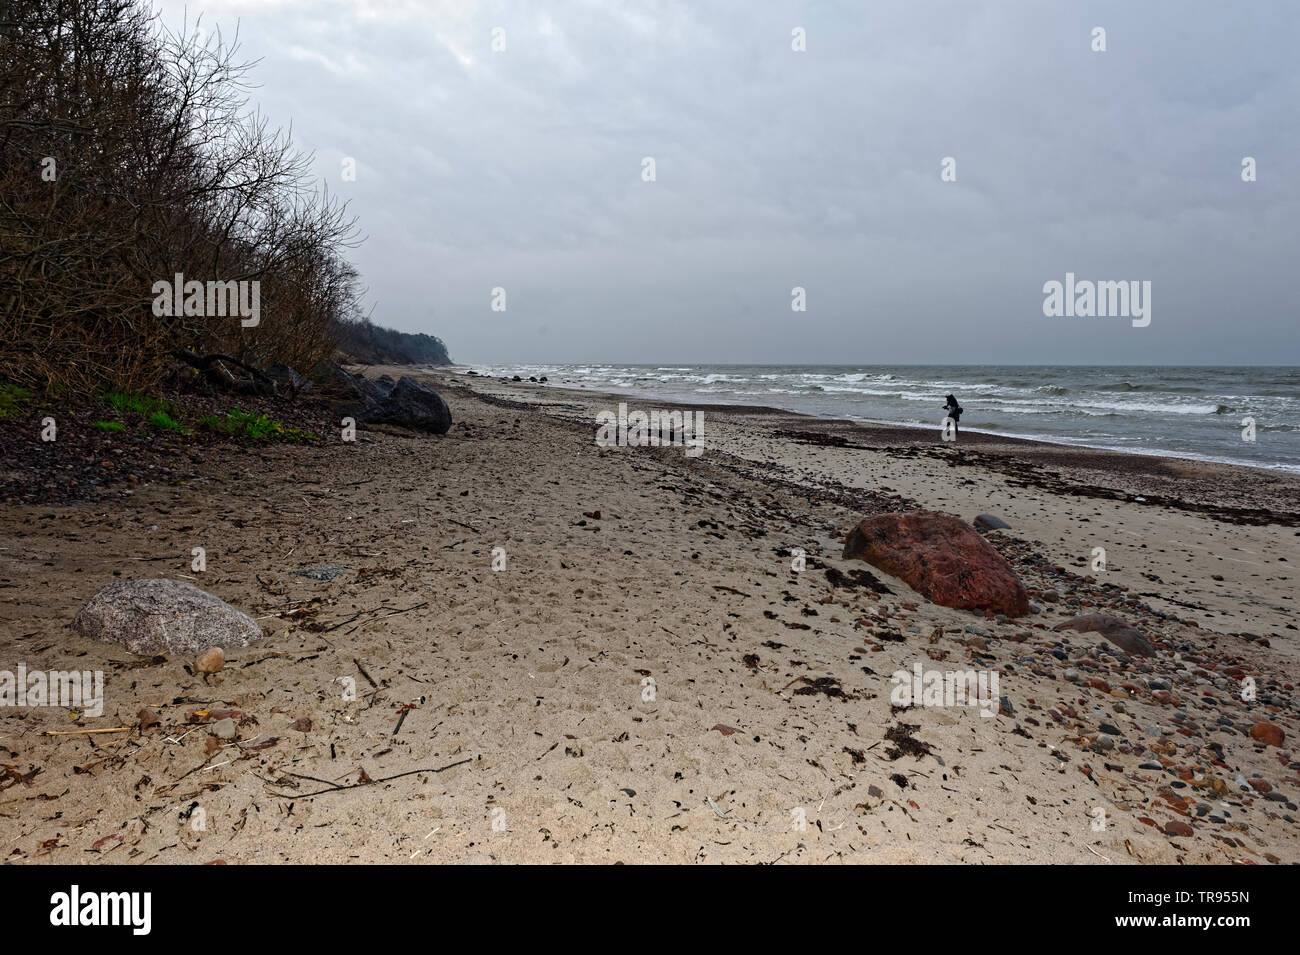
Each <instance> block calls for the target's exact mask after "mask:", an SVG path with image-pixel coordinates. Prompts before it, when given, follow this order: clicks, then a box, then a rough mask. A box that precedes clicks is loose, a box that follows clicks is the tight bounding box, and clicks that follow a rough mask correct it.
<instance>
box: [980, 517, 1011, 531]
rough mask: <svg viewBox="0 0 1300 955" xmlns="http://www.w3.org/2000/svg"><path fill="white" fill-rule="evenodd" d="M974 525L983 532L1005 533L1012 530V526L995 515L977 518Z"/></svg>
mask: <svg viewBox="0 0 1300 955" xmlns="http://www.w3.org/2000/svg"><path fill="white" fill-rule="evenodd" d="M974 523H975V526H976V528H978V529H979V530H982V531H1005V530H1010V529H1011V525H1010V524H1008V523H1007V522H1006V521H1004V520H1003V519H1002V518H1000V517H997V516H995V515H993V514H981V515H979V516H978V517H977V518H975V522H974Z"/></svg>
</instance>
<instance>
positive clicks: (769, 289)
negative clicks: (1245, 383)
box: [161, 0, 1300, 364]
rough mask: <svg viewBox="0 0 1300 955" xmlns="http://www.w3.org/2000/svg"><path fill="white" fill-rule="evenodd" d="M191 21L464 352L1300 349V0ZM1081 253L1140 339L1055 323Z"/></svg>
mask: <svg viewBox="0 0 1300 955" xmlns="http://www.w3.org/2000/svg"><path fill="white" fill-rule="evenodd" d="M187 7H188V12H189V16H190V19H191V21H192V20H193V18H194V15H195V14H196V13H197V12H199V11H200V10H201V11H203V13H204V26H205V27H209V28H210V27H212V26H213V25H220V26H221V27H222V28H223V32H226V33H229V32H230V31H231V30H232V28H233V27H234V26H235V25H236V24H237V25H238V26H239V31H240V37H241V40H242V43H243V51H244V53H245V54H247V55H249V56H254V57H261V58H262V62H261V64H260V65H259V66H258V68H257V69H256V71H255V74H254V77H255V80H256V82H258V83H259V84H260V85H259V88H258V89H256V90H254V91H253V96H254V99H255V101H256V102H257V103H258V104H259V105H260V106H261V107H262V109H263V110H264V111H265V112H266V113H267V114H269V115H270V117H271V118H272V119H273V120H275V121H276V122H277V123H281V124H283V125H288V124H290V123H292V126H293V130H294V135H295V139H296V140H297V141H298V142H299V143H300V144H301V146H303V147H304V148H306V149H309V150H314V151H315V153H316V161H317V168H318V171H319V173H320V175H321V177H322V178H324V179H327V180H328V182H329V185H330V188H331V190H333V191H335V192H337V193H338V194H339V195H341V196H342V197H344V198H347V199H348V200H350V202H351V209H352V211H353V212H354V213H355V214H356V215H357V216H359V218H360V224H361V227H362V229H363V231H364V233H365V234H366V236H367V239H366V242H365V244H364V245H363V246H362V247H361V248H359V249H358V250H356V251H355V253H354V254H353V260H354V261H355V263H356V264H357V266H358V267H359V268H360V270H361V272H362V274H363V277H364V280H365V283H366V284H367V286H368V287H369V298H368V300H369V302H370V303H371V304H373V306H374V312H373V317H374V319H375V321H376V322H378V323H380V324H384V325H390V326H393V327H397V328H401V329H403V330H406V331H425V332H430V333H433V334H436V335H438V336H440V337H441V338H442V339H443V340H444V341H445V342H446V343H447V346H448V348H449V350H450V352H451V354H452V357H453V358H454V359H456V360H458V361H461V362H514V361H519V362H533V361H537V362H565V361H607V362H653V363H698V362H738V363H747V362H763V363H792V362H806V363H812V362H819V363H820V362H840V363H853V364H875V363H886V362H920V363H932V362H933V363H943V362H954V363H962V362H972V363H985V362H988V363H1022V362H1023V363H1038V362H1042V363H1111V364H1116V363H1118V364H1147V363H1149V364H1164V363H1169V364H1179V363H1197V364H1199V363H1240V364H1300V259H1298V257H1297V253H1298V252H1300V181H1298V177H1300V56H1297V53H1296V50H1297V46H1298V45H1300V4H1294V3H1289V2H1285V3H1284V2H1280V0H1275V2H1268V0H1266V2H1261V3H1251V4H1227V3H1221V2H1216V0H1205V2H1189V0H1170V2H1148V0H1144V2H1141V3H1135V2H1132V0H1123V2H1115V3H1101V2H1088V3H1068V4H1067V3H1056V2H1047V3H1045V2H1042V0H1017V2H1012V0H993V2H979V0H951V2H940V0H897V2H892V0H891V2H885V0H872V2H847V0H846V2H838V3H782V2H762V3H756V2H753V0H738V2H734V3H732V2H717V0H690V2H688V0H682V2H671V0H670V2H657V3H634V2H613V0H606V2H599V3H598V2H581V0H573V2H563V3H536V2H525V0H518V2H515V3H461V2H435V0H424V2H421V0H212V2H208V3H201V4H199V5H196V4H193V3H189V4H183V3H180V2H175V0H163V2H162V3H161V8H162V11H163V15H164V19H165V21H166V22H167V23H168V24H170V25H173V26H179V24H180V22H181V18H182V16H183V14H184V12H185V10H186V8H187ZM1098 26H1100V27H1103V28H1105V30H1106V37H1105V39H1106V46H1107V50H1106V52H1104V53H1098V52H1093V50H1092V45H1093V42H1094V41H1093V36H1092V31H1093V28H1094V27H1098ZM494 28H501V30H503V31H504V42H505V49H504V50H503V51H500V52H495V51H494V50H493V29H494ZM795 28H802V29H803V30H804V31H805V34H806V46H807V49H806V52H796V51H794V50H793V49H792V30H794V29H795ZM498 36H500V34H498ZM1246 156H1251V157H1254V158H1255V160H1256V164H1257V181H1255V182H1249V183H1248V182H1243V181H1242V159H1243V157H1246ZM344 157H353V158H355V160H356V166H357V175H356V181H355V182H346V181H343V180H342V175H341V174H342V163H343V159H344ZM645 157H653V159H654V161H655V176H656V179H655V181H654V182H646V181H643V178H642V169H643V164H642V160H643V159H644V158H645ZM944 157H953V158H954V159H955V160H956V181H955V182H944V181H941V176H940V173H941V162H942V160H943V159H944ZM1066 272H1074V273H1075V274H1076V275H1077V276H1078V278H1079V279H1093V280H1122V279H1128V280H1132V279H1138V280H1149V281H1151V283H1152V303H1151V304H1152V309H1151V318H1152V320H1151V324H1150V325H1149V326H1147V327H1145V328H1134V327H1132V325H1131V323H1130V322H1129V321H1128V320H1125V319H1123V318H1047V317H1045V316H1044V314H1043V300H1044V293H1043V284H1044V283H1045V282H1048V281H1051V280H1053V279H1055V280H1058V281H1063V280H1064V278H1065V273H1066ZM795 286H801V287H803V288H805V289H806V290H807V311H806V312H802V313H797V312H793V311H792V310H791V289H792V288H794V287H795ZM495 287H502V288H504V289H505V290H506V305H507V308H506V311H504V312H494V311H492V310H491V307H490V305H491V296H492V290H493V288H495ZM268 318H269V316H268Z"/></svg>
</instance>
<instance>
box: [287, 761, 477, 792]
mask: <svg viewBox="0 0 1300 955" xmlns="http://www.w3.org/2000/svg"><path fill="white" fill-rule="evenodd" d="M473 761H474V758H473V757H472V756H468V757H466V758H465V759H462V760H460V761H458V762H455V763H448V764H447V765H446V766H440V767H439V768H437V769H412V770H409V771H408V772H405V773H398V774H396V775H395V776H385V777H383V778H382V779H368V780H366V781H365V782H363V783H350V784H348V785H347V786H331V787H330V788H329V789H318V790H317V791H316V792H314V793H302V794H299V793H272V794H271V795H273V796H279V797H280V798H282V799H307V798H308V797H310V796H322V795H324V794H325V793H337V792H342V791H343V790H345V789H360V788H361V787H362V786H373V785H375V784H376V783H386V782H389V781H391V780H394V779H401V778H402V777H403V776H414V775H415V774H416V773H441V772H445V771H446V770H448V769H454V768H455V767H457V766H463V765H464V764H465V763H470V762H473Z"/></svg>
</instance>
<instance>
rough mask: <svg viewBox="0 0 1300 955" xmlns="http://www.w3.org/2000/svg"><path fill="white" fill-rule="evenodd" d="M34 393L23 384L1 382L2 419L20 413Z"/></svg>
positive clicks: (0, 414) (0, 405)
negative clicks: (24, 403) (20, 409)
mask: <svg viewBox="0 0 1300 955" xmlns="http://www.w3.org/2000/svg"><path fill="white" fill-rule="evenodd" d="M31 396H32V393H31V392H30V391H28V390H27V389H26V388H24V387H23V386H22V385H15V384H13V383H12V382H8V381H3V382H0V420H3V419H5V418H12V417H13V416H14V415H15V414H17V413H18V409H19V408H20V407H21V406H22V404H23V402H25V401H26V400H27V399H28V398H30V397H31Z"/></svg>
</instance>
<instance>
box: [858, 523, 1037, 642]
mask: <svg viewBox="0 0 1300 955" xmlns="http://www.w3.org/2000/svg"><path fill="white" fill-rule="evenodd" d="M844 557H845V558H846V559H851V558H856V559H858V560H865V561H866V562H867V563H868V564H871V565H872V566H875V567H879V568H880V569H881V570H883V571H884V572H885V573H887V574H893V575H894V576H895V577H898V578H899V579H901V580H903V581H904V582H906V583H907V585H908V586H909V587H911V588H912V589H913V590H915V591H916V592H917V593H919V594H922V595H924V596H925V597H926V598H927V599H929V600H930V601H932V602H933V603H937V604H940V605H941V606H944V607H955V608H957V609H959V610H991V611H993V612H994V613H1003V614H1006V615H1007V616H1008V617H1020V616H1023V615H1024V614H1027V613H1028V612H1029V597H1028V595H1027V594H1026V593H1025V588H1024V586H1023V585H1022V584H1021V583H1020V578H1019V577H1017V576H1016V572H1015V571H1014V570H1012V569H1011V565H1010V564H1008V563H1007V562H1006V561H1005V560H1003V558H1002V555H1001V554H999V553H998V552H997V551H996V550H994V549H993V545H992V544H990V543H989V542H988V541H986V540H985V539H984V538H983V537H981V536H980V534H979V532H978V531H976V530H975V528H973V527H971V526H970V525H969V524H967V523H966V522H965V521H962V520H958V519H957V518H955V517H949V516H948V515H947V514H937V513H935V512H933V511H915V512H912V513H907V514H878V515H877V516H875V517H868V518H867V519H866V520H864V521H863V522H862V523H860V524H859V525H858V526H857V527H855V528H854V529H853V531H852V532H851V533H850V534H849V536H848V538H847V539H846V540H845V542H844Z"/></svg>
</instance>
